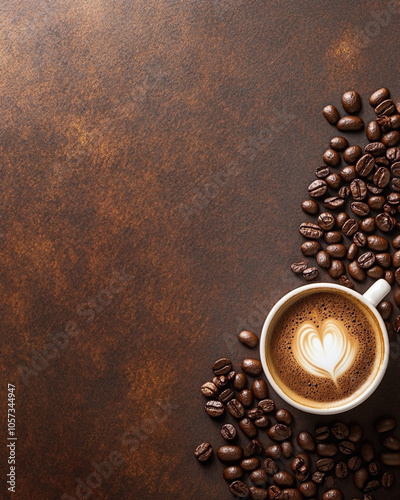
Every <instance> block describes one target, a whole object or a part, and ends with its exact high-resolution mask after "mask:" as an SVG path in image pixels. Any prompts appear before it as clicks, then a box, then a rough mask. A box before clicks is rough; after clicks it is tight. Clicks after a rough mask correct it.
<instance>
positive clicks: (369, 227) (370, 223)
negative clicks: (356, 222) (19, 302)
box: [360, 217, 376, 234]
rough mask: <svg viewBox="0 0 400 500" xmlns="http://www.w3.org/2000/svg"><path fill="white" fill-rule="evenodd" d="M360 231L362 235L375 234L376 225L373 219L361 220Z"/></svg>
mask: <svg viewBox="0 0 400 500" xmlns="http://www.w3.org/2000/svg"><path fill="white" fill-rule="evenodd" d="M360 229H361V231H364V233H368V234H370V233H373V232H375V229H376V223H375V219H374V217H366V218H365V219H364V220H362V221H361V224H360Z"/></svg>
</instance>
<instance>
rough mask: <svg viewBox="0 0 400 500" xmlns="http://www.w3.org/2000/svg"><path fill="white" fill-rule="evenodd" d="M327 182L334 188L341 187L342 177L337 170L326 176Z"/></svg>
mask: <svg viewBox="0 0 400 500" xmlns="http://www.w3.org/2000/svg"><path fill="white" fill-rule="evenodd" d="M325 182H326V183H327V184H328V186H329V187H330V188H332V189H336V190H337V189H339V187H340V186H341V184H342V178H341V177H340V175H339V174H337V173H336V172H335V173H333V174H329V175H328V177H325Z"/></svg>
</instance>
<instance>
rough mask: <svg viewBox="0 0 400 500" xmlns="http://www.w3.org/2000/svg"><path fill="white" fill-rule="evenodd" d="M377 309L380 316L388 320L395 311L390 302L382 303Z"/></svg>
mask: <svg viewBox="0 0 400 500" xmlns="http://www.w3.org/2000/svg"><path fill="white" fill-rule="evenodd" d="M376 308H377V309H378V311H379V312H380V315H381V316H382V318H383V319H388V318H389V316H390V315H391V314H392V311H393V306H392V303H391V302H390V301H388V300H384V301H382V302H380V303H379V304H378V305H377V307H376Z"/></svg>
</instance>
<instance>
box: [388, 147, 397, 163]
mask: <svg viewBox="0 0 400 500" xmlns="http://www.w3.org/2000/svg"><path fill="white" fill-rule="evenodd" d="M386 158H387V159H388V160H389V161H390V162H392V163H395V162H397V161H399V160H400V148H398V147H394V148H389V149H388V150H387V151H386Z"/></svg>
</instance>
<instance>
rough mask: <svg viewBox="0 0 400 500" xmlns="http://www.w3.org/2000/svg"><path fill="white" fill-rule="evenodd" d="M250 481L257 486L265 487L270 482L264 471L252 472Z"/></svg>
mask: <svg viewBox="0 0 400 500" xmlns="http://www.w3.org/2000/svg"><path fill="white" fill-rule="evenodd" d="M250 479H251V480H252V482H253V483H254V484H255V485H257V486H265V485H266V484H267V482H268V477H267V473H266V472H265V470H264V469H256V470H254V471H253V472H251V473H250Z"/></svg>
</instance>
